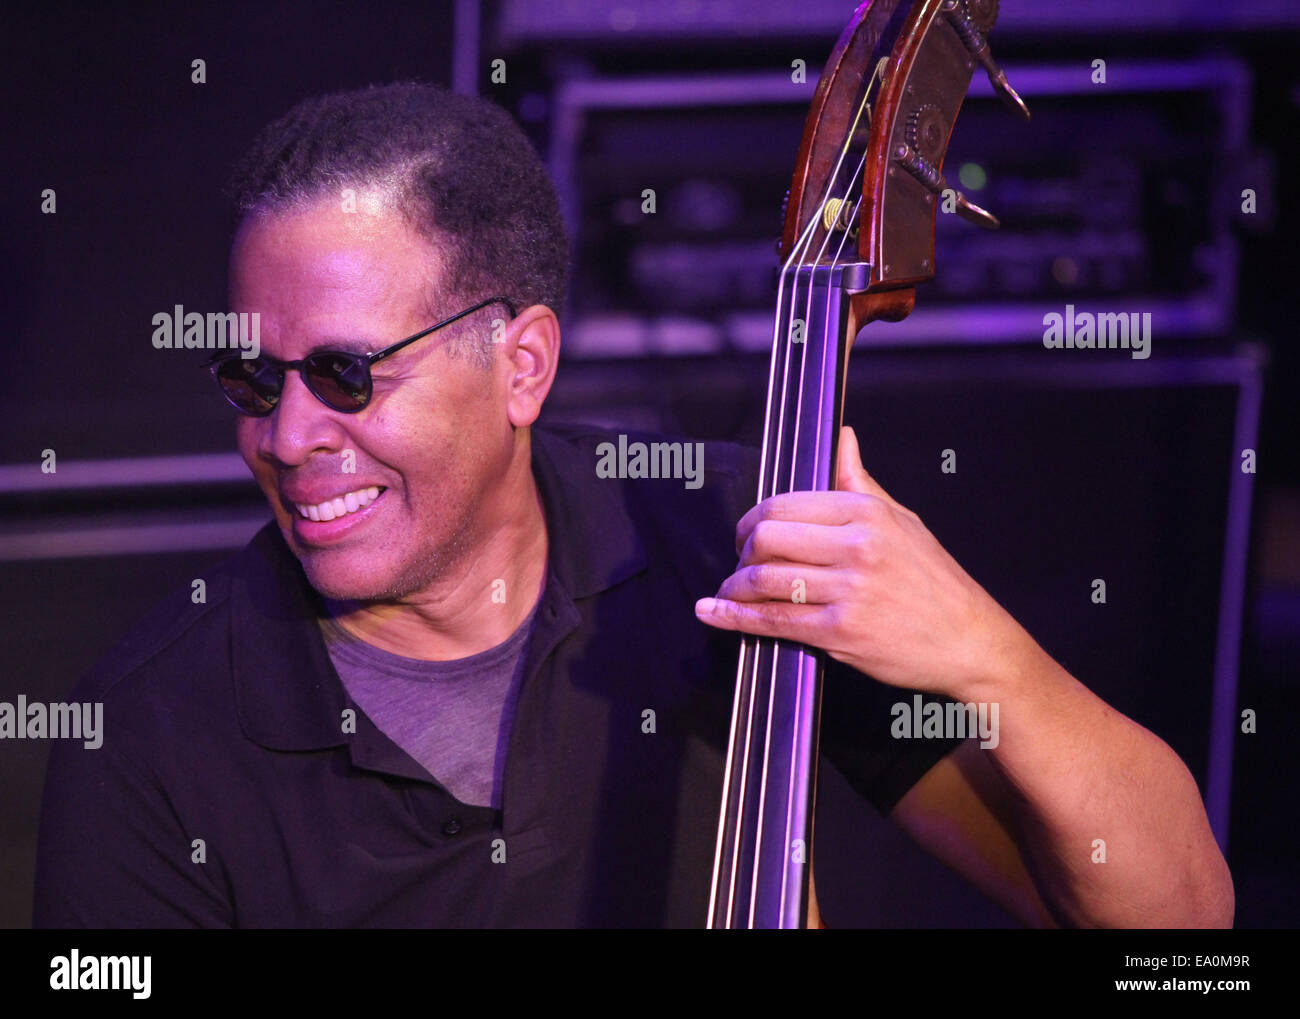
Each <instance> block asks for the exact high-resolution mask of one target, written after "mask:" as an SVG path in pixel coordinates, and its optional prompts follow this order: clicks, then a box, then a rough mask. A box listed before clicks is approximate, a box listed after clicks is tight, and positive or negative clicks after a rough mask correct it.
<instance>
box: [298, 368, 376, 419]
mask: <svg viewBox="0 0 1300 1019" xmlns="http://www.w3.org/2000/svg"><path fill="white" fill-rule="evenodd" d="M303 368H304V377H305V378H306V381H307V385H308V386H309V387H310V388H311V391H312V392H313V393H315V394H316V395H317V396H318V397H320V399H322V400H324V401H325V402H326V403H327V404H329V405H330V406H331V407H333V408H334V409H335V410H341V411H347V412H351V411H358V410H360V409H361V408H362V407H364V406H365V405H366V403H367V401H369V399H370V364H369V362H368V361H367V360H366V359H365V358H364V357H361V356H357V357H348V356H347V355H345V354H334V353H325V354H313V355H312V356H311V357H309V358H307V361H306V363H305V364H304V365H303Z"/></svg>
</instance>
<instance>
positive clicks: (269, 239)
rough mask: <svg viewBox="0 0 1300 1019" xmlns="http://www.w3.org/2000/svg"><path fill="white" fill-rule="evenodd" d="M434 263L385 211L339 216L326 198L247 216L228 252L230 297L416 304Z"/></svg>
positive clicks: (429, 251) (434, 276) (418, 239)
mask: <svg viewBox="0 0 1300 1019" xmlns="http://www.w3.org/2000/svg"><path fill="white" fill-rule="evenodd" d="M440 266H441V259H440V258H439V254H438V252H437V251H436V250H435V249H434V247H433V245H432V244H430V242H429V241H428V239H427V238H425V237H423V236H421V235H419V234H417V233H415V232H414V231H413V230H412V229H411V228H410V226H409V225H408V224H407V222H406V220H405V218H404V217H403V216H402V215H401V214H400V213H399V212H396V211H394V210H392V209H384V210H381V211H378V212H374V211H358V212H356V213H349V212H344V211H342V210H340V209H338V208H337V207H335V206H334V205H333V204H332V203H330V202H328V201H318V202H316V203H314V204H313V205H311V206H309V207H306V208H297V207H295V208H290V209H285V210H278V211H274V212H261V213H253V214H250V215H249V216H248V217H246V219H245V221H244V222H243V223H242V224H241V226H240V229H239V232H238V234H237V236H236V239H235V244H234V247H233V249H232V252H231V287H232V297H236V296H241V297H244V298H246V299H253V298H257V299H263V298H265V297H267V296H271V295H274V296H275V297H276V298H277V300H278V301H280V302H287V303H292V302H293V301H294V299H295V298H296V297H302V298H307V299H310V300H312V301H323V302H326V303H327V304H328V303H333V302H336V301H345V302H346V301H359V302H363V303H369V302H381V301H382V302H394V301H395V302H398V303H400V304H406V303H407V302H408V301H415V302H418V301H422V300H423V295H425V294H427V293H428V292H429V289H430V287H434V286H436V285H437V281H438V279H439V277H440V274H441V273H440Z"/></svg>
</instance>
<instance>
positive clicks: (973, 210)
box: [949, 188, 1002, 230]
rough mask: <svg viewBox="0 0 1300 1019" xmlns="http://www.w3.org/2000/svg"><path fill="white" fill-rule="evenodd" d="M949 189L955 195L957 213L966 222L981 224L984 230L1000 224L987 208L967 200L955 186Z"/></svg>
mask: <svg viewBox="0 0 1300 1019" xmlns="http://www.w3.org/2000/svg"><path fill="white" fill-rule="evenodd" d="M949 190H950V191H952V193H953V195H954V196H955V198H954V202H955V203H956V209H957V215H958V216H960V217H961V218H962V219H964V220H966V222H968V223H974V224H975V225H976V226H981V227H983V228H984V229H985V230H996V229H997V228H998V227H1000V226H1001V225H1002V224H1001V223H1000V222H999V221H998V217H997V216H995V215H993V213H991V212H989V210H988V209H984V208H981V207H980V206H978V205H976V204H975V203H974V202H972V201H969V200H968V199H967V198H966V196H965V195H963V194H962V193H961V192H960V191H958V190H957V189H956V188H950V189H949Z"/></svg>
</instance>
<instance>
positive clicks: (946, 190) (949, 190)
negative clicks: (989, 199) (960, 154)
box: [889, 142, 1002, 230]
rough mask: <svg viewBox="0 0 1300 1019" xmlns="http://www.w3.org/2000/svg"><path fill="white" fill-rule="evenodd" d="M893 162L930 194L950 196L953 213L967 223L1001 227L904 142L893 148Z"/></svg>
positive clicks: (986, 210) (995, 219) (991, 216)
mask: <svg viewBox="0 0 1300 1019" xmlns="http://www.w3.org/2000/svg"><path fill="white" fill-rule="evenodd" d="M894 162H896V163H897V164H898V165H899V166H901V167H902V168H903V169H904V170H906V171H907V172H908V173H910V174H911V175H912V176H913V177H915V178H916V179H917V180H918V181H920V182H921V184H923V185H924V186H925V188H926V190H928V191H929V192H930V193H931V194H933V195H938V196H940V197H941V198H946V197H947V196H948V195H952V202H953V211H954V212H956V213H957V215H958V216H960V217H961V218H962V219H964V220H966V221H967V222H970V223H974V224H975V225H976V226H982V227H984V229H986V230H996V229H997V228H998V227H1000V226H1001V225H1002V224H1001V223H999V222H998V218H997V216H995V215H993V213H991V212H989V211H988V209H982V208H980V207H979V206H978V205H976V204H975V203H974V202H972V201H971V200H970V199H968V198H967V197H966V196H965V195H963V194H962V193H961V192H960V191H958V190H957V189H956V188H953V187H949V186H948V181H947V179H946V178H945V177H944V175H943V174H942V173H940V172H939V171H938V169H936V168H935V165H934V164H933V163H931V162H930V161H929V160H928V159H926V158H925V157H924V156H923V155H921V153H919V152H918V151H917V150H916V149H914V148H912V146H910V145H908V144H907V143H906V142H900V143H899V144H898V145H896V146H894ZM889 172H890V173H891V174H892V173H893V172H894V171H893V170H892V169H891V170H890V171H889Z"/></svg>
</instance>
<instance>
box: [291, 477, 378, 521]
mask: <svg viewBox="0 0 1300 1019" xmlns="http://www.w3.org/2000/svg"><path fill="white" fill-rule="evenodd" d="M378 498H379V486H377V485H371V486H370V487H369V488H359V489H357V490H356V491H355V492H348V493H347V494H346V495H340V496H336V497H335V498H333V499H327V500H326V501H325V502H322V503H317V504H316V505H314V506H312V505H307V504H306V503H301V502H299V503H294V506H295V507H296V508H297V510H298V514H299V516H302V517H304V518H306V519H308V520H317V521H319V520H334V519H336V518H338V517H343V516H347V515H348V514H349V513H355V512H357V510H359V509H364V508H365V507H366V506H369V505H370V504H371V503H372V502H374V501H375V500H376V499H378Z"/></svg>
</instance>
